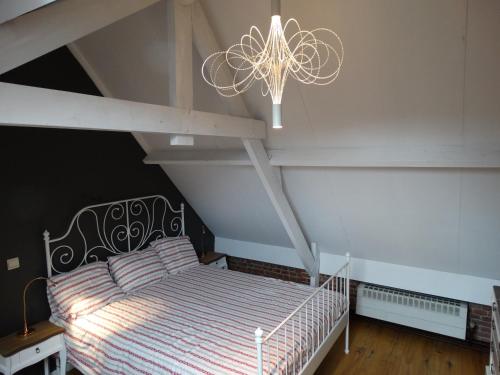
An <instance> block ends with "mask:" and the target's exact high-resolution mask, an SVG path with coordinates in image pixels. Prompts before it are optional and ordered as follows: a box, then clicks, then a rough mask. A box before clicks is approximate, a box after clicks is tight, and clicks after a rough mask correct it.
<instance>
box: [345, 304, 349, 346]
mask: <svg viewBox="0 0 500 375" xmlns="http://www.w3.org/2000/svg"><path fill="white" fill-rule="evenodd" d="M344 352H345V354H349V313H347V325H346V326H345V349H344Z"/></svg>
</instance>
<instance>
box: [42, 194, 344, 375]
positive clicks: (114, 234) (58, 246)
mask: <svg viewBox="0 0 500 375" xmlns="http://www.w3.org/2000/svg"><path fill="white" fill-rule="evenodd" d="M167 213H170V214H171V217H170V218H166V215H167ZM84 217H89V218H90V219H92V220H91V221H92V224H93V226H94V228H93V229H94V231H95V233H94V237H95V238H94V241H97V243H95V244H93V245H91V244H90V241H89V240H88V238H87V235H86V234H87V232H86V231H85V230H84V228H82V225H83V222H82V218H84ZM75 230H76V234H77V238H78V237H79V238H80V240H81V244H80V247H79V248H77V247H75V246H74V244H72V243H68V242H65V240H68V237H69V236H70V235H71V233H73V231H75ZM181 235H185V224H184V204H181V205H180V209H174V208H173V207H172V205H171V204H170V202H169V201H168V200H167V199H166V198H165V197H163V196H161V195H152V196H147V197H139V198H133V199H126V200H121V201H114V202H108V203H102V204H96V205H91V206H87V207H84V208H82V209H81V210H79V211H78V212H77V213H76V215H75V216H74V217H73V219H72V220H71V222H70V225H69V227H68V229H67V231H66V233H65V234H64V235H62V236H60V237H57V238H54V239H51V238H50V234H49V232H48V231H47V230H46V231H45V232H44V233H43V239H44V242H45V253H46V259H47V274H48V276H49V277H51V276H52V275H53V273H54V272H55V273H58V274H59V273H64V272H68V271H70V270H72V269H76V268H78V267H80V266H83V265H85V264H88V263H91V262H95V261H98V260H105V258H107V256H109V255H117V254H121V253H126V252H130V251H134V250H139V249H142V248H144V247H146V246H147V245H148V244H149V242H151V241H152V240H154V239H158V238H161V237H166V236H169V237H176V236H181ZM64 267H66V268H65V269H64V270H63V268H64ZM349 276H350V256H349V254H346V263H345V264H344V265H343V266H342V267H341V268H340V269H339V270H338V271H337V272H336V273H335V274H334V275H332V276H330V277H329V278H328V279H327V280H326V281H325V282H324V283H323V284H322V285H321V286H320V287H319V288H316V289H315V290H314V292H313V293H312V294H311V295H310V296H309V297H308V298H307V299H306V300H305V301H304V302H303V303H302V304H301V305H300V306H298V307H297V308H296V309H295V310H294V311H293V312H292V313H291V314H290V315H289V316H288V317H287V318H286V319H285V320H284V321H283V322H281V323H280V324H279V325H278V326H277V327H276V328H274V329H273V330H272V331H271V332H270V333H268V334H267V336H264V332H263V331H262V329H260V328H257V330H256V331H255V343H256V346H257V368H258V375H263V374H264V373H266V374H275V373H280V374H281V373H284V374H287V375H288V374H312V373H314V371H315V370H316V369H317V367H318V366H319V365H320V363H321V361H322V360H323V359H324V357H325V356H326V354H327V353H328V352H329V350H330V349H331V347H332V346H333V344H334V343H335V341H336V340H337V339H338V337H339V336H340V335H341V333H342V331H343V330H344V329H345V352H346V354H347V353H348V352H349ZM271 364H273V365H271ZM274 364H276V365H274Z"/></svg>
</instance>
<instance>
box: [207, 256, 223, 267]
mask: <svg viewBox="0 0 500 375" xmlns="http://www.w3.org/2000/svg"><path fill="white" fill-rule="evenodd" d="M209 266H211V267H217V268H221V269H223V270H227V260H226V257H223V258H220V259H219V260H216V261H215V262H212V263H210V264H209Z"/></svg>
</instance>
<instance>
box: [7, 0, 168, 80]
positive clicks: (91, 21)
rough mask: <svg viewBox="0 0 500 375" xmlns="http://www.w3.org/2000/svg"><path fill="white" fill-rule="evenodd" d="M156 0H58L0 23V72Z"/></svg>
mask: <svg viewBox="0 0 500 375" xmlns="http://www.w3.org/2000/svg"><path fill="white" fill-rule="evenodd" d="M158 1H159V0H106V1H103V0H85V1H83V0H58V1H56V2H54V3H52V4H49V5H47V6H45V7H43V8H40V9H37V10H35V11H33V12H31V13H27V14H24V15H22V16H20V17H17V18H15V19H13V20H10V21H8V22H5V23H3V24H1V25H0V74H2V73H5V72H7V71H9V70H11V69H14V68H16V67H18V66H20V65H22V64H25V63H27V62H28V61H31V60H33V59H35V58H37V57H40V56H42V55H44V54H46V53H48V52H50V51H53V50H55V49H57V48H59V47H62V46H64V45H66V44H68V43H71V42H73V41H75V40H77V39H80V38H82V37H84V36H85V35H88V34H90V33H93V32H94V31H96V30H99V29H101V28H103V27H105V26H107V25H110V24H112V23H113V22H116V21H118V20H120V19H122V18H125V17H127V16H129V15H131V14H133V13H136V12H138V11H140V10H142V9H144V8H147V7H149V6H150V5H152V4H154V3H157V2H158Z"/></svg>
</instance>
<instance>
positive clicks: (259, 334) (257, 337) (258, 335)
mask: <svg viewBox="0 0 500 375" xmlns="http://www.w3.org/2000/svg"><path fill="white" fill-rule="evenodd" d="M263 334H264V331H262V329H261V328H260V327H259V328H257V329H256V330H255V344H256V345H257V374H258V375H262V374H263V372H262V335H263Z"/></svg>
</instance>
